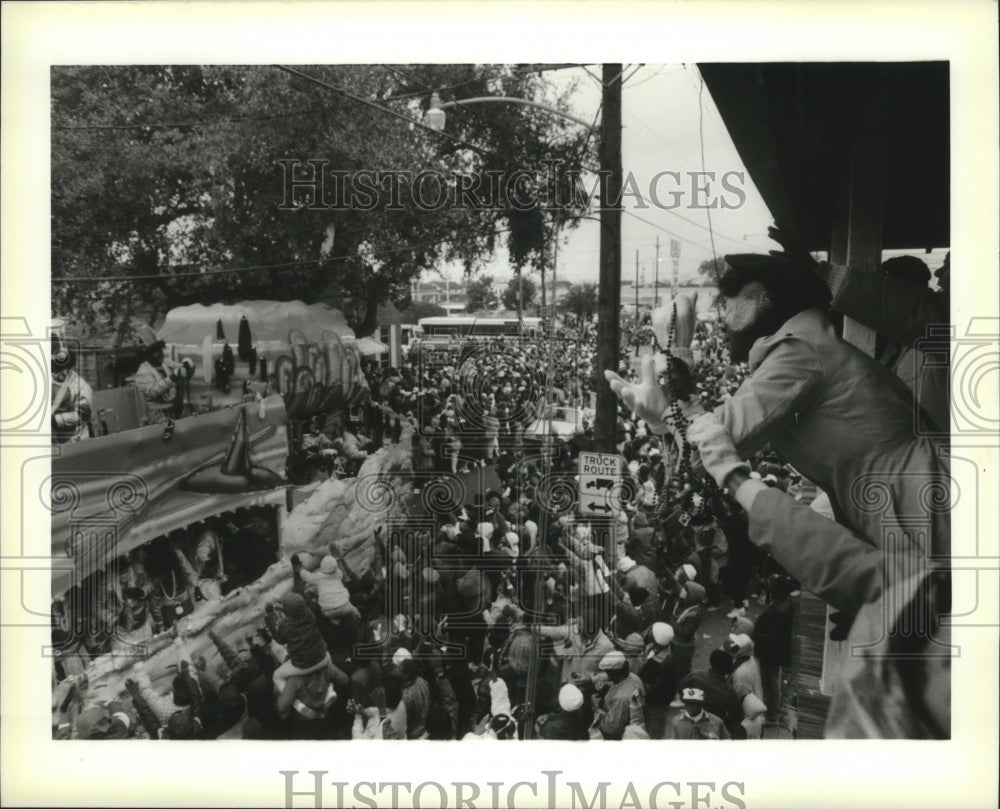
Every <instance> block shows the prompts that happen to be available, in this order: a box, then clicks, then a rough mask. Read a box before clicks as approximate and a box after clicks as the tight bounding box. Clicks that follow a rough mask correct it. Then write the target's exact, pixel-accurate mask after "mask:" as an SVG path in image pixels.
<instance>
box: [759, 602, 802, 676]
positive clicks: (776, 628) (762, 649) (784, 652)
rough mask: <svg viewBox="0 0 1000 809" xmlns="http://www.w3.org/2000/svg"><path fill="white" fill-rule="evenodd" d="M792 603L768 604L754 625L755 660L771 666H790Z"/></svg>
mask: <svg viewBox="0 0 1000 809" xmlns="http://www.w3.org/2000/svg"><path fill="white" fill-rule="evenodd" d="M792 611H793V606H792V602H791V601H789V600H788V599H785V600H784V601H775V602H773V603H771V604H768V605H767V606H766V607H765V608H764V611H763V612H762V613H761V614H760V615H759V616H757V621H756V622H755V623H754V633H753V648H754V654H755V655H756V656H757V659H758V660H760V661H761V662H762V663H770V664H771V665H773V666H790V665H792V619H793V614H792Z"/></svg>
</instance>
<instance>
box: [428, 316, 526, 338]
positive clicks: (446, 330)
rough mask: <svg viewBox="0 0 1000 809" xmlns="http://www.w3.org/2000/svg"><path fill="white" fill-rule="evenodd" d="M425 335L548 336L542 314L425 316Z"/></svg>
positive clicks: (438, 336)
mask: <svg viewBox="0 0 1000 809" xmlns="http://www.w3.org/2000/svg"><path fill="white" fill-rule="evenodd" d="M419 324H420V328H421V329H422V331H423V334H424V337H425V338H448V339H450V340H456V339H457V340H462V339H468V338H470V337H473V338H474V337H535V338H541V337H544V335H545V330H544V326H543V323H542V319H541V318H540V317H522V318H520V319H518V318H516V317H424V318H421V319H420V321H419Z"/></svg>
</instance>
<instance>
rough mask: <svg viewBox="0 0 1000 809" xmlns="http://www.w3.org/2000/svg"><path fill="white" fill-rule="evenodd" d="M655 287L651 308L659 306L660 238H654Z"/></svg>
mask: <svg viewBox="0 0 1000 809" xmlns="http://www.w3.org/2000/svg"><path fill="white" fill-rule="evenodd" d="M655 269H656V286H655V287H654V289H653V306H654V307H657V306H659V305H660V237H659V236H657V237H656V267H655Z"/></svg>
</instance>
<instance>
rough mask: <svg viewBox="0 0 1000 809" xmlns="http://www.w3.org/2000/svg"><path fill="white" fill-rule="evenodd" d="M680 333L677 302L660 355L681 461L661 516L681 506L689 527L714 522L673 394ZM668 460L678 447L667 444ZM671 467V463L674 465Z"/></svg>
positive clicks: (666, 491) (667, 487) (669, 480)
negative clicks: (676, 342) (674, 358)
mask: <svg viewBox="0 0 1000 809" xmlns="http://www.w3.org/2000/svg"><path fill="white" fill-rule="evenodd" d="M676 334H677V302H676V301H674V303H673V304H672V316H671V318H670V331H669V332H668V333H667V344H666V346H660V352H661V353H662V354H664V355H665V356H666V360H667V370H666V373H665V374H664V384H663V393H664V395H665V396H666V398H667V401H668V402H670V405H669V407H670V416H669V419H668V422H669V424H670V426H671V427H672V430H673V432H674V434H675V435H679V437H680V444H681V448H680V459H679V461H678V463H677V474H676V475H668V477H667V478H666V479H665V481H664V485H663V487H662V490H661V492H660V498H659V499H660V503H659V516H660V518H661V519H664V518H666V517H669V516H670V514H672V513H673V510H674V509H675V508H676V507H677V506H680V507H681V508H682V509H683V511H682V514H681V518H680V520H681V523H682V524H683V525H684V526H687V525H688V523H690V522H692V521H693V522H695V523H696V524H697V523H705V522H708V521H710V520H711V519H712V513H711V511H710V509H709V492H708V491H706V484H705V479H704V478H703V477H698V476H696V475H695V474H694V471H693V470H692V469H691V444H690V443H689V442H688V440H687V429H688V425H689V421H688V419H687V417H686V416H685V415H684V413H683V412H682V411H681V406H680V403H679V402H678V399H677V397H676V396H675V395H674V390H673V388H674V385H673V372H672V371H673V368H672V354H671V348H672V347H673V344H674V339H675V337H676ZM664 445H665V446H664V449H665V450H666V452H665V458H664V460H667V459H669V460H670V461H671V462H672V461H673V460H674V458H675V457H676V455H675V446H674V445H673V443H672V445H671V447H670V449H669V450H668V449H667V447H666V441H664ZM671 465H672V464H671Z"/></svg>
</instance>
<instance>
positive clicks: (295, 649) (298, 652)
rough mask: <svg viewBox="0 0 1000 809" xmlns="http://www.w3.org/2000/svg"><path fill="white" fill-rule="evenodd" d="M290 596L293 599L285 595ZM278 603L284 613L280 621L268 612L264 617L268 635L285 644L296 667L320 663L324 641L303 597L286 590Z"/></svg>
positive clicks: (325, 652) (325, 650)
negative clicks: (269, 633)
mask: <svg viewBox="0 0 1000 809" xmlns="http://www.w3.org/2000/svg"><path fill="white" fill-rule="evenodd" d="M293 595H294V596H296V598H295V599H292V598H290V597H289V596H293ZM281 605H282V608H283V610H284V613H285V616H284V618H282V619H281V620H280V621H279V620H278V619H277V618H276V617H275V616H274V615H273V614H272V613H268V614H267V615H266V616H265V619H264V620H265V623H266V624H267V627H268V630H269V631H270V632H271V635H272V636H273V637H274V639H275V640H276V641H278V643H281V644H283V645H284V646H285V648H286V649H287V650H288V659H289V660H290V661H291V662H292V665H293V666H295V667H296V668H299V669H308V668H310V667H312V666H315V665H316V664H318V663H321V662H322V661H323V659H324V658H325V657H326V655H327V648H326V643H325V642H324V641H323V636H322V635H321V634H320V631H319V628H318V627H317V626H316V619H315V618H314V617H313V614H312V612H310V611H309V607H308V606H307V605H306V603H305V599H304V598H302V596H300V595H298V594H297V593H286V594H285V596H284V597H283V598H282V604H281Z"/></svg>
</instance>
